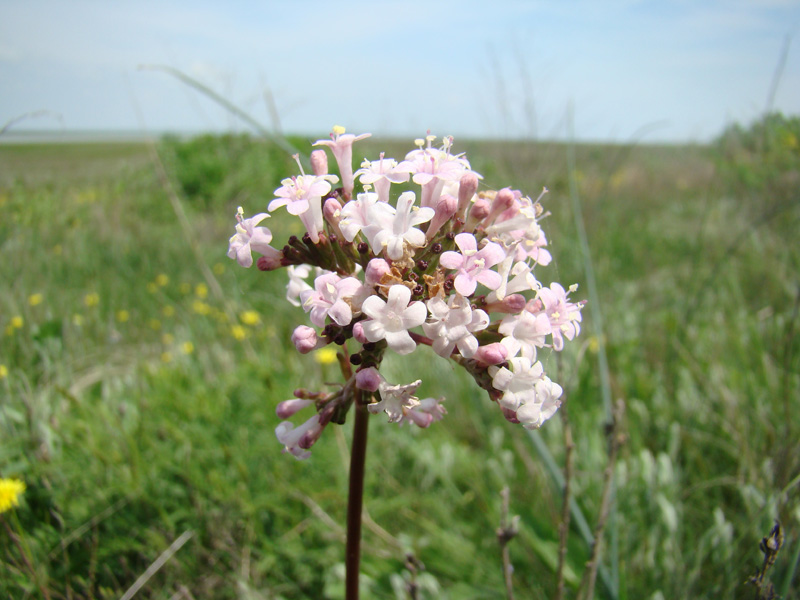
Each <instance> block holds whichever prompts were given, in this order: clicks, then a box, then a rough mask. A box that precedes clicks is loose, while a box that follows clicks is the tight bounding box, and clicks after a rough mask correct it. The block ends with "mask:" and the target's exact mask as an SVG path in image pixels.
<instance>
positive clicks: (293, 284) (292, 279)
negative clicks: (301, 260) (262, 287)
mask: <svg viewBox="0 0 800 600" xmlns="http://www.w3.org/2000/svg"><path fill="white" fill-rule="evenodd" d="M286 270H287V272H288V273H289V283H287V284H286V299H287V300H288V301H289V304H291V305H292V306H300V292H304V291H305V290H310V289H311V286H310V285H308V283H307V282H306V277H308V276H309V275H310V274H311V265H297V266H294V265H289V266H288V267H287V269H286Z"/></svg>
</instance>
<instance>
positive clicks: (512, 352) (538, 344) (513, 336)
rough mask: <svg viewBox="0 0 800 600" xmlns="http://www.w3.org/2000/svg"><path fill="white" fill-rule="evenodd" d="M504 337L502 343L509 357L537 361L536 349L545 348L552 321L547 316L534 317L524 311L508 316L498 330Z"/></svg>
mask: <svg viewBox="0 0 800 600" xmlns="http://www.w3.org/2000/svg"><path fill="white" fill-rule="evenodd" d="M498 331H499V332H500V333H502V334H503V335H504V336H506V337H504V338H503V340H502V341H501V343H502V344H503V346H505V347H506V348H508V354H509V356H516V355H517V353H519V352H521V353H522V356H524V357H526V358H529V359H530V360H536V348H544V345H545V338H546V337H547V336H548V335H550V333H551V332H552V328H551V327H550V319H548V318H547V315H545V314H541V313H540V314H538V315H534V314H533V313H530V312H528V311H527V310H523V311H522V313H521V314H518V315H508V316H507V317H506V318H504V319H503V321H502V323H500V327H499V329H498Z"/></svg>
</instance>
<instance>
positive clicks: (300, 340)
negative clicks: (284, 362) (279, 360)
mask: <svg viewBox="0 0 800 600" xmlns="http://www.w3.org/2000/svg"><path fill="white" fill-rule="evenodd" d="M292 343H293V344H294V347H295V348H297V351H298V352H299V353H300V354H308V353H309V352H311V351H312V350H314V349H315V348H317V344H318V343H319V339H318V338H317V332H316V331H315V330H314V328H312V327H309V326H308V325H298V326H297V327H296V328H295V330H294V331H293V332H292Z"/></svg>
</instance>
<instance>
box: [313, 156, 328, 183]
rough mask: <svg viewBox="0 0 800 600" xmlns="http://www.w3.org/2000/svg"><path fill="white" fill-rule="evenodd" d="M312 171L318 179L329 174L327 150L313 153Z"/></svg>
mask: <svg viewBox="0 0 800 600" xmlns="http://www.w3.org/2000/svg"><path fill="white" fill-rule="evenodd" d="M311 170H312V171H313V172H314V175H316V176H317V177H319V176H320V175H327V174H328V155H327V154H325V150H313V151H312V152H311Z"/></svg>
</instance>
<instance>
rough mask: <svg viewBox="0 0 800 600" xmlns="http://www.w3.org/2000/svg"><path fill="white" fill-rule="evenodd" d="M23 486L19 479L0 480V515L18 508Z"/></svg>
mask: <svg viewBox="0 0 800 600" xmlns="http://www.w3.org/2000/svg"><path fill="white" fill-rule="evenodd" d="M24 491H25V484H24V483H23V482H21V481H20V480H19V479H0V513H4V512H6V511H7V510H9V509H12V508H14V507H15V506H19V497H20V494H22V493H23V492H24Z"/></svg>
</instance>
